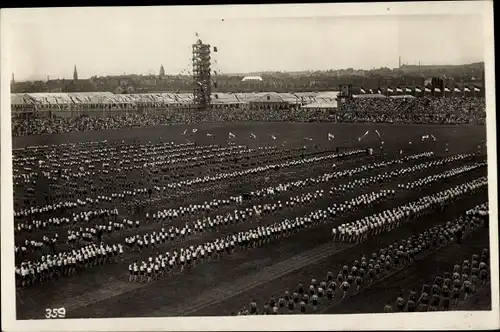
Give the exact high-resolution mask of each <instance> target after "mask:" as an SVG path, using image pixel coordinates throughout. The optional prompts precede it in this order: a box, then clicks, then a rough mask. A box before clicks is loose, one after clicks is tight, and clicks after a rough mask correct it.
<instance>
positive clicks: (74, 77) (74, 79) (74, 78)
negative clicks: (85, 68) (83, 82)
mask: <svg viewBox="0 0 500 332" xmlns="http://www.w3.org/2000/svg"><path fill="white" fill-rule="evenodd" d="M73 81H78V72H77V71H76V65H75V68H74V69H73Z"/></svg>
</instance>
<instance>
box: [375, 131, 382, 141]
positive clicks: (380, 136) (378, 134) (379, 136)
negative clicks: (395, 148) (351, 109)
mask: <svg viewBox="0 0 500 332" xmlns="http://www.w3.org/2000/svg"><path fill="white" fill-rule="evenodd" d="M375 133H376V134H377V136H378V138H379V139H380V140H381V139H382V135H380V133H379V132H378V130H377V129H375Z"/></svg>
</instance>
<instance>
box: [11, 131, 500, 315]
mask: <svg viewBox="0 0 500 332" xmlns="http://www.w3.org/2000/svg"><path fill="white" fill-rule="evenodd" d="M194 129H196V130H194ZM367 131H368V133H367V134H365V133H366V132H367ZM376 131H378V133H379V135H380V137H379V135H378V134H377V133H376ZM207 134H209V135H207ZM329 134H331V135H330V136H329ZM364 135H365V136H364ZM423 136H427V137H426V138H423ZM430 136H433V138H430ZM361 137H362V138H361ZM360 138H361V139H360ZM485 139H486V128H485V127H484V126H472V125H470V126H469V125H462V126H440V125H385V124H359V125H354V124H322V123H248V124H245V123H234V124H231V123H225V124H204V125H198V126H196V125H195V126H185V125H171V126H165V127H154V128H148V129H146V128H138V129H120V130H114V131H101V132H76V133H75V132H74V133H68V134H60V135H47V136H37V137H34V136H25V137H14V138H13V148H14V149H18V150H14V161H13V168H14V169H15V172H14V176H15V180H14V182H15V186H16V187H15V211H16V212H18V211H23V210H26V211H27V210H29V208H30V207H33V206H35V207H39V208H40V209H39V211H28V212H27V214H28V215H22V216H18V217H16V220H15V223H16V224H15V226H16V227H18V226H20V225H22V227H21V226H20V228H17V231H16V246H19V247H21V246H23V244H24V243H26V242H25V241H27V240H28V242H29V241H40V242H42V243H44V244H45V241H44V240H43V238H44V236H45V237H48V238H50V239H52V238H54V237H55V234H57V237H58V238H57V240H56V241H55V242H54V244H51V245H48V246H45V245H44V246H42V248H41V249H36V250H31V249H30V248H28V250H26V252H25V253H23V255H24V256H21V255H19V256H17V257H16V263H18V264H19V263H21V262H22V261H26V260H29V261H31V262H37V261H39V260H41V257H42V256H45V255H46V254H47V253H49V252H50V253H51V254H53V253H54V252H55V253H56V254H58V253H61V252H69V253H71V251H75V250H76V251H78V250H80V248H83V247H88V246H89V245H92V244H96V245H98V246H99V244H100V243H101V242H103V243H104V245H103V247H106V246H108V245H109V247H110V248H113V246H114V245H115V246H118V244H120V245H122V246H123V252H120V250H115V252H114V253H113V254H112V255H111V256H109V257H112V258H109V257H107V258H106V259H103V260H102V261H98V263H96V264H97V266H90V265H92V264H91V263H90V264H86V262H82V263H80V262H79V261H78V262H77V263H76V271H73V272H71V270H70V268H68V269H69V270H68V271H70V272H69V273H68V274H70V275H64V274H65V271H66V270H65V269H64V268H63V269H62V270H61V271H62V272H60V271H59V272H58V271H57V270H56V271H55V273H53V275H52V274H51V276H50V278H45V277H44V280H43V283H40V282H38V281H36V282H34V283H32V284H30V285H28V286H25V287H22V286H21V285H19V286H18V292H17V315H18V319H40V318H43V317H44V316H45V308H62V307H63V308H65V310H66V317H68V318H88V317H93V318H107V317H151V316H154V317H162V316H179V315H190V316H193V315H194V316H204V315H230V314H236V313H237V312H238V311H240V310H241V309H242V308H243V307H248V306H249V304H250V303H251V302H252V301H255V302H256V303H257V305H258V307H259V311H262V308H263V307H264V304H265V303H266V301H269V299H270V298H275V299H276V300H277V299H278V298H280V297H281V296H283V294H284V292H285V290H289V292H290V293H293V292H295V289H296V287H297V285H298V284H299V283H303V285H304V288H305V289H306V292H307V290H308V289H309V285H310V282H311V279H313V278H314V279H317V280H318V283H319V282H320V281H323V279H324V278H325V276H326V275H327V272H332V273H333V276H334V278H336V276H337V273H338V272H339V271H342V269H343V266H344V265H347V266H348V267H349V269H350V268H351V266H352V265H353V262H354V261H355V260H359V259H360V258H361V257H362V255H365V256H367V257H371V255H372V253H378V252H379V250H380V249H382V248H386V247H388V246H389V245H391V244H393V243H394V242H395V241H400V240H402V239H406V238H409V237H411V236H416V235H417V234H420V233H424V232H426V231H428V230H429V229H432V228H433V227H435V226H439V227H441V228H440V231H441V230H444V229H448V228H450V227H451V226H449V225H445V224H446V223H447V222H451V221H454V220H456V218H459V217H461V216H462V217H463V216H464V213H465V212H466V211H467V210H469V209H472V208H474V207H476V206H478V205H480V204H483V203H486V202H487V201H488V197H487V185H482V184H481V185H478V186H477V187H474V185H473V184H474V183H480V182H481V181H483V180H484V177H485V176H486V175H487V174H486V170H487V168H486V164H485V162H486V146H485ZM104 140H107V142H103V141H104ZM90 141H96V142H99V143H94V144H71V143H81V142H90ZM381 141H382V142H383V145H382V146H383V150H381V148H380V146H381ZM60 144H66V145H64V146H61V145H60ZM33 145H39V146H41V145H47V146H48V147H46V148H38V149H28V148H27V147H28V146H33ZM265 147H267V148H265ZM23 148H25V149H23ZM368 148H372V149H373V153H372V154H370V153H368V151H367V149H368ZM30 158H31V159H30ZM39 160H42V162H38V161H39ZM271 165H272V166H271ZM481 179H482V180H481ZM474 181H476V182H474ZM466 183H468V184H470V186H469V187H470V188H472V187H474V188H473V189H470V190H469V189H467V188H469V187H467V188H466V187H459V186H461V185H462V186H463V185H464V184H466ZM481 183H482V182H481ZM46 188H51V189H50V190H48V189H46ZM457 188H459V189H457ZM391 191H393V194H389V195H386V194H385V193H387V192H391ZM443 193H445V194H443ZM455 193H456V195H455ZM450 195H451V196H450ZM453 195H455V196H453ZM424 196H427V197H431V198H432V199H434V197H441V198H442V200H440V201H439V202H438V201H437V199H436V200H435V201H432V203H429V204H428V205H426V204H427V202H431V198H429V201H425V202H426V203H425V204H424V203H421V202H422V201H419V199H421V198H422V197H424ZM360 197H361V198H360ZM443 197H445V198H443ZM356 199H357V200H356ZM61 202H65V204H66V206H64V204H63V206H62V207H59V208H58V209H53V210H43V209H42V207H43V206H48V205H51V206H56V205H57V204H58V203H61ZM68 202H75V203H74V205H73V206H69V205H68V204H69V203H68ZM83 202H85V203H83ZM212 202H214V203H213V204H211V203H212ZM353 202H356V203H353ZM410 202H417V203H415V204H409V203H410ZM418 202H420V203H418ZM419 204H420V205H419ZM193 205H197V206H198V207H193ZM208 205H210V207H209V208H205V207H206V206H208ZM202 206H203V207H202ZM402 206H408V211H411V212H409V213H410V214H409V215H407V216H406V217H401V219H397V220H396V221H390V223H389V224H388V225H390V226H388V227H385V226H384V227H383V228H381V230H380V231H373V232H367V233H366V234H367V236H366V238H364V239H361V240H359V241H358V240H357V238H355V239H354V240H353V239H350V240H346V239H343V240H340V239H339V238H338V237H337V238H335V239H332V228H336V229H338V227H339V226H341V225H343V224H346V225H347V224H348V225H353V227H354V228H355V227H358V226H357V225H359V224H357V223H356V222H357V221H359V220H361V219H362V218H364V217H368V216H372V215H377V214H380V213H381V212H383V211H386V210H392V209H397V208H398V207H402ZM417 207H421V210H418V209H417ZM115 209H116V210H115ZM417 210H418V212H417ZM99 211H101V212H102V211H116V215H114V214H113V213H111V214H109V215H108V214H106V213H104V212H103V213H102V215H98V212H99ZM242 211H243V212H242ZM332 211H333V212H332ZM90 212H92V213H93V214H90ZM94 212H96V213H94ZM159 212H161V213H159ZM160 214H161V215H165V217H160ZM153 215H154V216H155V217H154V219H153ZM235 216H238V218H236V217H235ZM243 216H244V217H243ZM303 216H308V217H310V218H309V219H307V218H306V221H305V224H304V225H302V226H301V225H300V223H295V224H294V220H297V219H296V217H303ZM53 217H58V218H59V217H62V218H67V219H68V220H67V221H64V220H63V221H61V222H53V221H51V220H50V219H51V218H53ZM384 218H385V217H384ZM124 220H125V221H124ZM128 220H130V221H131V222H132V224H129V223H128V222H127V221H128ZM373 220H375V219H373ZM384 220H385V219H384ZM37 221H38V222H39V225H42V224H43V221H47V223H46V225H45V226H39V227H33V228H32V229H30V230H28V228H27V225H30V224H33V225H35V224H36V222H37ZM136 221H139V223H138V224H136ZM211 221H214V224H213V225H212V224H211ZM285 221H286V222H285ZM120 224H121V225H122V226H120ZM130 225H132V226H130ZM136 225H137V227H136ZM100 226H105V227H106V228H104V231H103V234H101V235H96V234H95V233H94V234H93V236H91V237H90V239H89V240H88V239H86V238H85V237H84V236H83V233H90V234H92V231H90V230H88V229H89V228H93V229H99V227H100ZM108 226H109V229H110V231H109V232H108V230H107V227H108ZM288 226H290V228H287V227H288ZM354 228H353V229H354ZM176 229H177V230H180V231H179V232H180V233H176ZM356 229H357V228H356ZM464 229H465V228H464ZM182 231H185V232H186V233H185V234H184V233H182ZM77 232H78V235H75V236H76V237H77V238H76V240H75V241H73V242H72V241H69V242H68V239H69V238H68V236H69V235H70V234H76V233H77ZM266 232H271V233H272V234H270V235H269V234H268V235H266ZM488 232H489V229H488V223H487V222H485V223H484V224H481V225H480V226H478V227H469V226H467V228H466V231H464V237H463V239H462V241H461V243H458V240H457V239H456V236H455V235H454V234H455V233H453V235H450V239H448V240H446V241H444V242H442V243H441V242H440V243H439V245H437V244H435V245H433V247H432V248H431V249H432V250H431V249H429V250H427V251H425V250H423V249H422V251H421V252H419V253H417V254H415V257H414V258H413V259H411V260H408V261H407V263H405V264H401V265H398V266H393V267H392V268H391V269H390V270H385V271H382V272H381V273H380V275H379V274H377V277H376V278H372V280H369V278H368V277H367V276H366V277H365V278H364V282H363V285H362V287H361V288H360V290H359V291H358V290H356V289H355V288H356V287H355V285H354V284H353V285H352V287H351V289H350V290H349V291H348V292H347V296H346V298H345V299H342V298H341V297H342V292H341V290H340V284H338V285H337V287H338V288H339V289H337V293H336V296H335V298H333V299H331V300H330V299H326V298H322V299H320V301H319V304H318V305H313V306H311V305H309V304H308V305H307V309H306V311H305V313H325V314H327V313H328V314H335V313H374V312H383V311H384V305H386V304H387V302H388V301H392V302H393V306H394V309H396V305H395V304H394V302H395V301H396V298H397V297H398V296H399V294H400V293H404V295H405V296H407V294H408V292H409V291H410V290H411V289H412V288H415V289H416V290H417V291H418V292H420V289H421V288H422V285H424V284H426V283H427V284H432V282H433V281H434V278H435V276H436V275H442V274H444V273H445V272H447V271H450V272H451V271H452V270H453V267H454V265H455V264H460V265H462V261H463V260H465V259H469V260H471V257H472V255H473V254H481V252H482V251H483V249H484V248H488V247H489V235H488V234H489V233H488ZM261 233H262V234H263V235H262V236H261V237H259V238H256V239H253V238H251V237H250V238H248V237H249V236H250V235H249V234H252V236H253V235H255V234H261ZM451 233H452V232H451V231H450V234H451ZM97 234H99V232H97ZM171 234H173V236H171ZM439 234H441V233H439ZM163 235H165V237H166V240H163V239H162V236H163ZM256 236H257V235H256ZM259 236H260V235H259ZM132 237H133V238H134V241H136V242H134V245H128V242H127V241H128V240H129V239H130V238H132ZM245 237H247V238H245ZM151 239H153V240H154V239H159V240H160V241H158V240H156V243H155V245H154V246H153V245H152V241H151ZM139 240H140V241H142V242H149V246H147V245H146V244H144V245H140V248H139V244H138V243H139V242H140V241H139ZM137 241H139V242H137ZM239 241H241V242H239ZM207 243H212V244H213V243H216V244H217V245H219V244H222V246H223V247H222V250H221V252H220V255H216V254H214V255H213V256H209V255H208V253H207V252H206V248H209V247H210V246H206V244H207ZM226 244H227V245H228V246H229V249H228V250H226V248H224V245H226ZM190 246H192V248H195V249H192V248H190ZM231 246H234V248H232V249H231ZM180 248H183V249H184V250H183V251H181V250H180ZM196 248H198V249H199V250H198V249H196ZM200 248H201V249H200ZM110 250H111V251H113V250H114V249H110ZM166 252H168V253H169V255H170V254H171V255H178V256H176V258H175V264H174V267H172V268H169V267H168V263H169V261H170V260H169V259H166V260H164V261H163V262H165V263H166V265H167V266H166V267H165V269H163V268H162V265H161V264H160V262H161V261H162V258H160V260H158V265H159V267H160V270H161V272H162V273H157V274H156V273H154V272H153V274H154V277H153V278H152V280H150V281H148V280H146V279H147V268H145V271H146V272H145V280H144V281H143V282H141V281H140V280H137V281H135V282H130V280H129V278H130V277H132V278H133V275H132V274H131V273H129V269H132V270H134V267H133V266H134V262H136V263H137V264H138V265H137V266H140V265H141V264H140V262H141V261H145V262H148V261H149V258H151V260H152V261H154V260H155V259H156V258H157V257H159V255H162V257H164V256H165V253H166ZM174 252H176V253H177V254H173V253H174ZM182 252H189V253H188V254H185V255H186V256H185V257H186V259H187V257H193V256H192V253H193V252H196V253H197V255H198V256H197V257H198V260H197V261H196V264H194V263H191V264H188V263H185V264H182V263H184V261H183V260H179V258H178V257H181V256H182V255H184V254H182ZM202 253H203V255H205V258H202V256H201V255H202ZM115 254H116V255H115ZM71 255H74V256H76V257H77V256H78V254H68V257H70V256H71ZM115 256H116V257H115ZM71 257H72V256H71ZM182 257H184V256H182ZM61 260H62V258H61ZM192 260H193V262H194V258H192ZM56 261H57V259H56ZM181 262H182V263H181ZM154 265H155V264H153V265H152V266H153V270H154ZM145 266H146V265H145ZM167 270H168V271H167ZM367 270H368V269H367ZM59 274H62V275H60V276H59ZM138 279H140V278H138ZM316 290H317V288H316ZM490 298H491V294H490V291H489V286H488V284H487V283H486V284H485V285H482V284H481V282H479V283H478V287H477V291H476V293H475V294H472V295H471V296H470V298H469V299H467V300H465V299H464V297H463V294H462V295H461V297H460V303H459V304H458V306H457V307H456V308H454V309H456V310H461V309H463V308H467V309H468V310H489V309H491V303H490V302H491V301H490V300H488V299H490ZM279 312H280V313H284V314H296V313H300V311H299V309H298V306H297V307H296V308H295V309H294V310H288V311H287V310H286V309H284V308H279Z"/></svg>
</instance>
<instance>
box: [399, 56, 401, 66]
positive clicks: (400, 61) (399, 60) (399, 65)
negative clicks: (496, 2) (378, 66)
mask: <svg viewBox="0 0 500 332" xmlns="http://www.w3.org/2000/svg"><path fill="white" fill-rule="evenodd" d="M399 68H401V56H399Z"/></svg>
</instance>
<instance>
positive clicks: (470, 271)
mask: <svg viewBox="0 0 500 332" xmlns="http://www.w3.org/2000/svg"><path fill="white" fill-rule="evenodd" d="M486 218H488V203H484V204H481V205H478V206H476V207H475V208H473V209H471V210H468V211H467V213H466V215H464V216H461V217H460V218H459V219H458V220H457V221H456V222H455V223H453V222H448V223H446V224H445V225H441V226H437V227H435V228H434V229H433V231H430V232H429V233H428V234H424V236H425V235H427V236H428V237H429V236H432V239H433V242H436V241H439V242H442V241H457V242H461V241H462V240H463V239H464V238H465V237H466V236H467V235H469V234H470V233H471V232H473V231H474V230H475V229H477V228H479V227H481V226H483V225H484V224H485V219H486ZM489 265H490V262H489V250H488V249H483V250H482V252H481V254H480V255H479V254H473V255H472V257H471V259H470V260H469V259H464V260H463V262H462V264H461V265H460V264H455V265H454V266H453V271H448V272H445V273H444V274H443V275H437V276H435V278H434V281H433V283H432V286H431V284H424V285H423V286H422V288H421V292H420V296H419V295H418V293H417V291H416V290H415V288H413V289H412V290H411V291H410V292H409V294H408V296H407V298H405V297H404V295H403V294H400V295H399V296H398V298H397V299H396V301H395V304H396V311H398V312H404V311H406V312H426V311H447V310H450V309H455V308H456V307H457V306H458V304H459V302H460V300H464V301H466V300H467V299H468V298H469V296H471V295H473V294H474V293H475V292H476V288H477V287H481V286H483V285H485V284H486V283H487V282H488V278H489V272H490V271H489ZM393 311H394V308H393V306H392V301H389V302H388V303H387V304H386V305H385V307H384V312H393Z"/></svg>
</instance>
